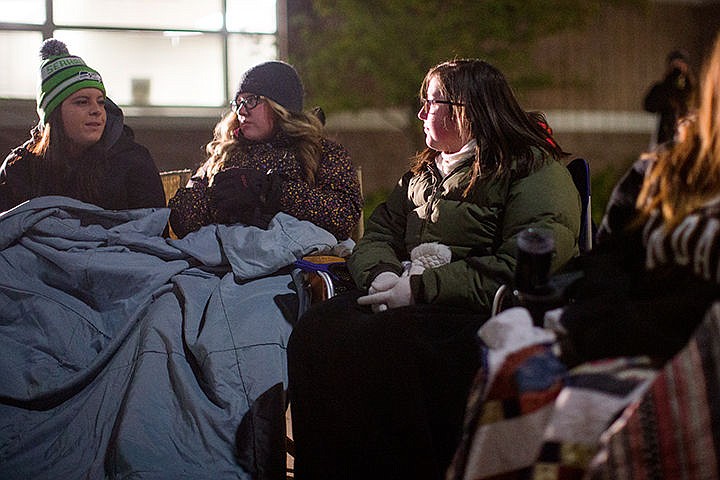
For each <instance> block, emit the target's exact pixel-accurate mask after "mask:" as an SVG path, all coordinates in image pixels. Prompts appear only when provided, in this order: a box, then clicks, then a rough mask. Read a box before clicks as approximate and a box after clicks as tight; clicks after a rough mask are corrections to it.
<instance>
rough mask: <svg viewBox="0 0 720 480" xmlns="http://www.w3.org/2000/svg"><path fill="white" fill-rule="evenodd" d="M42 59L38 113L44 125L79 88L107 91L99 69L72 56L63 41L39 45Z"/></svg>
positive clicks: (45, 42) (50, 41)
mask: <svg viewBox="0 0 720 480" xmlns="http://www.w3.org/2000/svg"><path fill="white" fill-rule="evenodd" d="M40 59H41V60H42V63H41V64H40V86H39V89H38V95H37V112H38V116H39V117H40V121H41V122H42V123H43V124H44V123H46V122H47V119H48V117H49V116H50V114H51V113H52V112H53V110H55V109H56V108H57V107H58V106H60V104H61V103H62V102H63V100H65V99H66V98H68V97H69V96H70V95H72V94H73V93H75V92H77V91H78V90H81V89H83V88H97V89H98V90H100V91H101V92H102V93H103V94H104V93H105V86H104V85H103V81H102V77H100V74H99V73H98V72H97V70H95V69H94V68H90V67H88V66H87V65H86V64H85V62H84V61H83V59H82V58H80V57H78V56H76V55H70V53H69V52H68V49H67V47H66V46H65V44H64V43H63V42H61V41H60V40H57V39H54V38H49V39H47V40H45V41H44V42H43V44H42V45H41V47H40Z"/></svg>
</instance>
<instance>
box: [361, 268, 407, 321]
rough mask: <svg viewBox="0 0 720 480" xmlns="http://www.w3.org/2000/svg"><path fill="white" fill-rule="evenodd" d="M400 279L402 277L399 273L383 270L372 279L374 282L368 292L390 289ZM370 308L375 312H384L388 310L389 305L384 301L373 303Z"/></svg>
mask: <svg viewBox="0 0 720 480" xmlns="http://www.w3.org/2000/svg"><path fill="white" fill-rule="evenodd" d="M398 280H400V277H399V276H398V274H397V273H394V272H382V273H381V274H379V275H378V276H377V277H375V279H374V280H373V281H372V283H371V284H370V288H368V293H369V294H373V293H378V292H385V291H387V290H390V289H391V288H392V287H394V286H395V284H396V283H397V282H398ZM370 308H371V309H372V311H373V312H374V313H378V312H384V311H385V310H387V305H385V304H383V303H378V304H373V305H372V306H371V307H370Z"/></svg>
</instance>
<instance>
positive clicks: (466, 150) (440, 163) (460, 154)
mask: <svg viewBox="0 0 720 480" xmlns="http://www.w3.org/2000/svg"><path fill="white" fill-rule="evenodd" d="M476 146H477V141H475V139H474V138H471V139H470V141H469V142H468V143H466V144H465V145H464V146H463V147H462V148H461V149H460V150H458V151H457V152H455V153H444V152H440V155H438V156H437V157H435V165H436V166H437V168H438V170H439V171H440V174H441V175H442V177H443V178H445V177H447V176H448V174H449V173H450V172H452V171H453V169H454V168H455V167H457V165H458V164H459V163H460V162H462V161H463V160H465V159H467V158H469V157H472V156H473V155H475V147H476Z"/></svg>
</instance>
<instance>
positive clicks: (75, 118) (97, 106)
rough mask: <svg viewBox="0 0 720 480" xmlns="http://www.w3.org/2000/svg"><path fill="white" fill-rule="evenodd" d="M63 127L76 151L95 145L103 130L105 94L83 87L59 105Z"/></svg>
mask: <svg viewBox="0 0 720 480" xmlns="http://www.w3.org/2000/svg"><path fill="white" fill-rule="evenodd" d="M60 111H61V115H62V122H63V128H64V129H65V134H66V135H67V137H68V139H69V140H70V141H71V142H72V145H73V146H74V149H75V150H77V151H78V152H82V151H83V150H85V149H87V148H89V147H91V146H93V145H95V144H96V143H97V142H98V141H100V137H102V134H103V132H104V131H105V122H106V120H107V114H106V113H105V95H104V94H103V93H102V92H101V91H100V90H98V89H96V88H83V89H81V90H78V91H77V92H75V93H73V94H72V95H70V96H69V97H68V98H66V99H65V100H64V101H63V102H62V104H61V105H60Z"/></svg>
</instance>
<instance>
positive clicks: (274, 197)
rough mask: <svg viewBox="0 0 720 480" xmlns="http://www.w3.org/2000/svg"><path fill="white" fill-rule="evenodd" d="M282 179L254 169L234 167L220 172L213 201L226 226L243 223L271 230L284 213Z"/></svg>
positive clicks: (216, 179) (213, 183)
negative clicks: (282, 207)
mask: <svg viewBox="0 0 720 480" xmlns="http://www.w3.org/2000/svg"><path fill="white" fill-rule="evenodd" d="M281 193H282V177H280V176H279V175H277V174H273V173H268V174H265V173H263V172H261V171H259V170H255V169H252V168H239V167H232V168H228V169H226V170H222V171H220V172H218V173H217V174H216V175H215V176H214V177H213V181H212V185H211V198H212V201H213V203H214V205H215V208H216V210H217V212H218V217H219V221H221V222H223V223H236V222H242V223H245V224H248V225H255V226H258V227H261V228H267V225H268V223H269V221H270V219H272V217H273V216H275V214H276V213H277V212H278V211H279V210H280V194H281Z"/></svg>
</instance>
